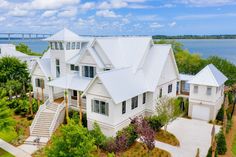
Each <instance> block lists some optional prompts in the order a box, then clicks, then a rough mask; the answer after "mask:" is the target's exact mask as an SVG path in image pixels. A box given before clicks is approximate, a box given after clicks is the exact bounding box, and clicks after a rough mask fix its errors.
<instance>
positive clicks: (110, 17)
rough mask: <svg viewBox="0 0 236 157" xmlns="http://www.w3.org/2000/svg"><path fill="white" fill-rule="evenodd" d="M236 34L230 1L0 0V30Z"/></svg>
mask: <svg viewBox="0 0 236 157" xmlns="http://www.w3.org/2000/svg"><path fill="white" fill-rule="evenodd" d="M63 28H68V29H71V30H72V31H74V32H76V33H78V34H80V35H187V34H188V35H189V34H192V35H211V34H236V0H0V32H25V33H27V32H31V33H55V32H57V31H59V30H60V29H63Z"/></svg>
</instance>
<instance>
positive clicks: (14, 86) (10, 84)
mask: <svg viewBox="0 0 236 157" xmlns="http://www.w3.org/2000/svg"><path fill="white" fill-rule="evenodd" d="M5 87H6V89H7V90H8V93H9V99H10V100H11V99H12V95H13V94H15V96H17V94H18V93H20V91H21V87H22V84H21V83H20V82H19V81H17V80H7V82H6V85H5Z"/></svg>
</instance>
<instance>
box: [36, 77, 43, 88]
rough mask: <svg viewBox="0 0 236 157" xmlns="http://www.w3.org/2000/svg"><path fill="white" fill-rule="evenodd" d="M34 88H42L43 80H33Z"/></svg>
mask: <svg viewBox="0 0 236 157" xmlns="http://www.w3.org/2000/svg"><path fill="white" fill-rule="evenodd" d="M35 86H36V87H40V88H44V87H45V86H44V80H43V79H38V78H36V79H35Z"/></svg>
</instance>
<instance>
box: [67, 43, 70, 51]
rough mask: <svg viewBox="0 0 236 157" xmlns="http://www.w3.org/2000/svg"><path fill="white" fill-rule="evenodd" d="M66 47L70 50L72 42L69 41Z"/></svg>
mask: <svg viewBox="0 0 236 157" xmlns="http://www.w3.org/2000/svg"><path fill="white" fill-rule="evenodd" d="M66 49H67V50H70V42H67V43H66Z"/></svg>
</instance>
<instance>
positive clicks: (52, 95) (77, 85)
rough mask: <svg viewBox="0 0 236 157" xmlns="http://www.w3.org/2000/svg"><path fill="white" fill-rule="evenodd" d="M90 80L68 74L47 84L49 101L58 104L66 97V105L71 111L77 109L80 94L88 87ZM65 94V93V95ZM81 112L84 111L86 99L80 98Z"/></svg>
mask: <svg viewBox="0 0 236 157" xmlns="http://www.w3.org/2000/svg"><path fill="white" fill-rule="evenodd" d="M90 81H91V79H90V78H84V77H80V76H78V74H69V75H66V76H64V77H60V78H57V79H55V80H53V81H50V82H49V83H48V86H49V101H50V102H55V103H60V102H62V101H63V100H65V97H66V95H67V97H68V105H69V107H70V108H72V109H76V110H78V109H79V99H80V95H81V94H82V92H83V91H84V90H85V88H86V87H87V86H88V84H89V82H90ZM65 93H67V94H66V95H65ZM81 102H82V110H83V111H86V97H82V100H81Z"/></svg>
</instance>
